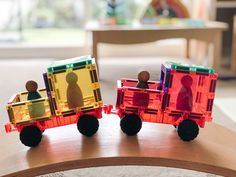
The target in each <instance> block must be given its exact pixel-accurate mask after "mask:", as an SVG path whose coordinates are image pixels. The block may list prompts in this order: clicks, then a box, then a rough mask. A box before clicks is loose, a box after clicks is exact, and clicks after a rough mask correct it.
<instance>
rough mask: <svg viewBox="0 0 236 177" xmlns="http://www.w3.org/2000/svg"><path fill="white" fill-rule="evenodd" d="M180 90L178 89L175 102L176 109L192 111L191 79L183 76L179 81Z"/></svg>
mask: <svg viewBox="0 0 236 177" xmlns="http://www.w3.org/2000/svg"><path fill="white" fill-rule="evenodd" d="M181 84H182V88H181V89H180V91H179V93H178V96H177V101H176V109H179V110H183V111H192V107H193V93H192V89H191V85H192V84H193V79H192V77H190V76H188V75H185V76H183V77H182V79H181Z"/></svg>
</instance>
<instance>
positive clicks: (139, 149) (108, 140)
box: [0, 115, 236, 176]
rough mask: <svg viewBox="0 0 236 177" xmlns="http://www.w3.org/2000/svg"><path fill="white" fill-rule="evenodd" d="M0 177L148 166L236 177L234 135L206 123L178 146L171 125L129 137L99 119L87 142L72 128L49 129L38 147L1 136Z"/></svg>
mask: <svg viewBox="0 0 236 177" xmlns="http://www.w3.org/2000/svg"><path fill="white" fill-rule="evenodd" d="M0 133H1V134H0V147H1V148H0V154H1V156H0V176H35V175H41V174H46V173H51V172H56V171H62V170H70V169H76V168H84V167H98V166H108V165H109V166H112V165H149V166H165V167H177V168H184V169H191V170H197V171H202V172H209V173H215V174H219V175H224V176H236V141H235V140H236V133H235V132H232V131H230V130H228V129H226V128H223V127H221V126H219V125H217V124H214V123H209V124H207V126H206V128H205V129H201V130H200V135H199V136H198V138H197V139H195V140H194V141H192V142H183V141H181V140H180V139H179V138H178V136H177V133H176V131H175V129H174V128H173V126H171V125H161V124H152V123H144V124H143V128H142V130H141V131H140V133H139V134H138V136H134V137H127V136H125V135H124V134H123V133H122V132H121V131H120V127H119V118H118V117H116V116H114V115H111V116H106V117H105V118H103V119H102V120H100V128H99V131H98V132H97V134H96V135H95V136H93V137H91V138H86V137H83V136H82V135H81V134H79V133H78V131H77V129H76V126H75V125H70V126H65V127H60V128H55V129H49V130H46V131H45V132H44V137H43V139H42V142H41V144H40V145H39V146H38V147H36V148H31V149H30V148H28V147H25V146H24V145H22V144H21V143H20V141H19V139H18V133H17V132H16V133H11V134H8V135H6V134H5V133H3V132H2V131H1V132H0Z"/></svg>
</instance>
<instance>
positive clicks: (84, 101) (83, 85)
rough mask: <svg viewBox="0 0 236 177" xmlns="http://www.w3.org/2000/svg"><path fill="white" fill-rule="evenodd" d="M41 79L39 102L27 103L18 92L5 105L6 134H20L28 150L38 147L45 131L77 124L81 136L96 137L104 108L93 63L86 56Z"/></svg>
mask: <svg viewBox="0 0 236 177" xmlns="http://www.w3.org/2000/svg"><path fill="white" fill-rule="evenodd" d="M43 78H44V82H45V86H46V89H41V90H39V94H40V95H41V96H42V98H40V99H35V100H27V95H28V92H21V93H18V94H16V95H15V96H14V97H13V98H12V99H11V100H10V101H9V102H8V104H7V112H8V115H9V119H10V123H8V124H6V125H5V129H6V132H12V131H19V132H20V140H21V142H22V143H23V144H24V145H26V146H30V147H33V146H37V145H38V144H39V143H40V141H41V138H42V132H43V131H44V130H46V129H48V128H53V127H58V126H63V125H68V124H74V123H77V127H78V130H79V131H80V132H81V133H82V134H83V135H86V136H92V135H93V134H94V133H96V131H97V130H98V127H99V122H98V120H97V119H99V118H102V106H103V104H102V98H101V93H100V85H99V80H98V76H97V71H96V64H95V62H94V60H93V59H92V58H91V57H89V56H85V57H80V58H73V59H68V60H63V61H60V62H55V63H54V64H52V65H51V66H50V67H48V69H47V73H44V74H43ZM70 92H71V93H70ZM76 93H77V95H78V93H79V96H80V97H79V98H78V97H76ZM73 94H74V96H73ZM68 95H72V98H68ZM70 97H71V96H70ZM74 98H75V99H76V98H77V100H76V101H77V103H74V102H73V99H74ZM68 99H72V101H71V102H72V103H70V104H72V106H71V105H69V101H68ZM73 104H76V105H75V106H74V107H73Z"/></svg>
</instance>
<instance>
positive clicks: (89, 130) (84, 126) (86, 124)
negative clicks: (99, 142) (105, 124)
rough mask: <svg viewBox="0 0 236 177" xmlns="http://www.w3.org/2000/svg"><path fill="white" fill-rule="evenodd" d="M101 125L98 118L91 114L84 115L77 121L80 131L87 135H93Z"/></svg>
mask: <svg viewBox="0 0 236 177" xmlns="http://www.w3.org/2000/svg"><path fill="white" fill-rule="evenodd" d="M98 127H99V122H98V119H97V118H96V117H95V116H91V115H82V116H81V117H80V118H79V119H78V122H77V128H78V130H79V132H80V133H81V134H83V135H85V136H93V135H94V134H95V133H96V132H97V131H98Z"/></svg>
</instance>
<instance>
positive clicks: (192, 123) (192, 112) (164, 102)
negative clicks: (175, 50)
mask: <svg viewBox="0 0 236 177" xmlns="http://www.w3.org/2000/svg"><path fill="white" fill-rule="evenodd" d="M216 80H217V74H216V73H215V71H214V70H213V69H212V68H203V67H197V66H187V65H181V64H175V63H166V64H163V65H162V67H161V78H160V81H159V82H148V85H149V89H142V88H137V87H136V85H137V82H138V80H131V79H122V80H119V81H118V97H117V102H116V109H117V110H118V115H119V117H120V118H121V123H120V125H121V129H122V131H123V132H124V133H126V134H127V135H135V134H137V133H138V132H139V130H140V129H141V127H142V122H143V121H144V122H156V123H164V124H172V125H174V126H175V127H177V132H178V135H179V136H180V138H181V139H182V140H184V141H190V140H193V139H194V138H196V137H197V135H198V132H199V128H198V126H200V127H202V128H203V127H204V125H205V122H206V121H211V120H212V117H211V113H212V107H213V100H214V96H215V88H216Z"/></svg>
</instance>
